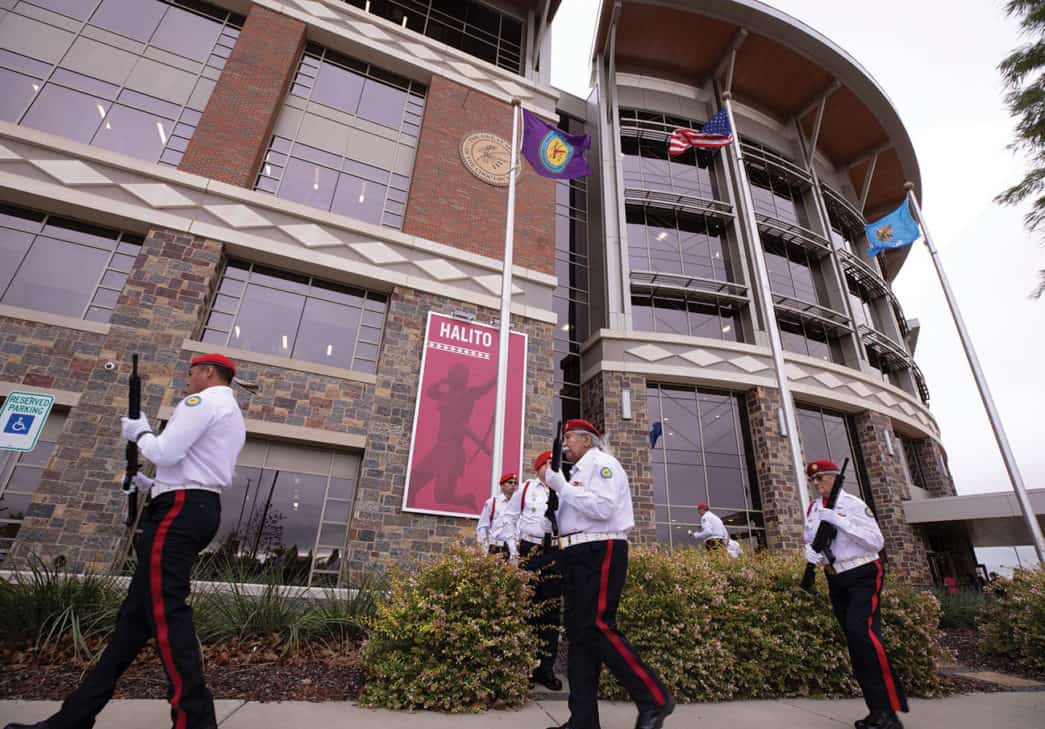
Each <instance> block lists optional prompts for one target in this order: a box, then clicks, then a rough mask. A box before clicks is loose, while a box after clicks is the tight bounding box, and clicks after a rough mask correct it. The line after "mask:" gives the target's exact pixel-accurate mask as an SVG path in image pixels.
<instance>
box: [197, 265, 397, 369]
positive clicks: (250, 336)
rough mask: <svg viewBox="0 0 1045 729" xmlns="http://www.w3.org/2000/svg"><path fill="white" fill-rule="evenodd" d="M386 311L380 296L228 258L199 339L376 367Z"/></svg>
mask: <svg viewBox="0 0 1045 729" xmlns="http://www.w3.org/2000/svg"><path fill="white" fill-rule="evenodd" d="M240 266H245V267H246V271H247V279H246V282H245V283H241V279H240V278H237V277H238V276H240V275H241V273H242V271H243V269H242V268H240ZM385 309H386V298H385V296H384V294H379V293H375V292H373V291H366V290H364V289H353V288H348V287H343V286H338V285H336V284H331V283H325V282H322V281H318V280H316V279H312V278H309V277H307V276H295V275H293V274H289V273H282V272H280V271H276V270H274V269H269V268H265V267H262V266H254V265H253V264H240V263H238V262H230V263H229V265H228V266H227V267H226V269H225V273H224V275H223V277H222V281H221V283H220V284H219V286H218V293H217V294H216V295H215V298H214V302H213V303H212V305H211V311H210V314H209V315H208V318H207V328H206V329H205V330H204V334H203V341H205V342H212V343H216V344H225V345H228V346H230V347H237V348H239V349H246V350H250V351H251V352H262V353H265V354H274V355H278V356H281V357H290V358H292V359H300V360H305V361H308V362H317V363H319V364H327V365H330V366H332V367H344V368H346V369H355V370H360V371H363V372H376V371H377V359H378V353H379V351H380V345H381V336H382V333H383V331H384V324H385Z"/></svg>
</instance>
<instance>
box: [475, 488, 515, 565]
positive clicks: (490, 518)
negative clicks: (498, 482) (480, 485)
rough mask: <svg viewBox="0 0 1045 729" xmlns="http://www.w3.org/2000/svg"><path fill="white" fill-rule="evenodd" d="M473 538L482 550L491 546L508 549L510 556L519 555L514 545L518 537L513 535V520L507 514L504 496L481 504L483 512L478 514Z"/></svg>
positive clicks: (497, 496) (495, 497) (492, 498)
mask: <svg viewBox="0 0 1045 729" xmlns="http://www.w3.org/2000/svg"><path fill="white" fill-rule="evenodd" d="M475 536H476V537H477V538H478V540H479V544H481V545H482V546H483V548H484V549H485V548H487V547H490V546H491V545H492V546H495V547H504V546H506V547H508V552H509V554H511V556H513V557H514V556H516V555H517V554H518V553H519V546H518V544H516V541H517V539H518V536H517V535H516V533H515V518H514V517H513V516H512V515H511V514H510V513H508V499H506V498H504V494H497V495H496V496H491V497H490V498H488V499H487V500H486V503H485V504H483V510H482V512H481V513H480V514H479V523H478V524H477V525H476V527H475Z"/></svg>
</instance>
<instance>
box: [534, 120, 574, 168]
mask: <svg viewBox="0 0 1045 729" xmlns="http://www.w3.org/2000/svg"><path fill="white" fill-rule="evenodd" d="M571 159H573V145H572V144H570V143H569V142H567V141H566V138H565V137H564V136H563V135H562V134H561V133H559V131H558V130H556V129H553V130H551V131H550V132H548V133H547V134H546V135H545V136H544V139H542V140H541V146H540V160H541V164H542V165H544V168H545V169H546V170H548V171H549V172H551V173H552V174H554V175H558V174H560V173H561V172H562V171H563V170H564V169H566V165H568V164H569V163H570V160H571Z"/></svg>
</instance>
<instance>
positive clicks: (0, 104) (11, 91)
mask: <svg viewBox="0 0 1045 729" xmlns="http://www.w3.org/2000/svg"><path fill="white" fill-rule="evenodd" d="M40 84H41V81H40V80H39V79H35V78H31V77H29V76H24V75H22V74H20V73H15V72H14V71H8V70H7V69H6V68H0V119H2V120H3V121H10V122H17V121H18V118H19V117H21V116H22V112H24V111H25V108H26V107H27V106H28V105H29V102H30V101H32V99H33V97H34V96H36V92H37V91H39V90H40Z"/></svg>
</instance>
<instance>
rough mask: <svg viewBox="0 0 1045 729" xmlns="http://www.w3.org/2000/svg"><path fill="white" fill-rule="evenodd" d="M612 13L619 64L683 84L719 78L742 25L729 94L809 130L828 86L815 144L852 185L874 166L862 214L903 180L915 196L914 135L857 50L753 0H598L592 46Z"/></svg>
mask: <svg viewBox="0 0 1045 729" xmlns="http://www.w3.org/2000/svg"><path fill="white" fill-rule="evenodd" d="M618 3H619V8H618ZM615 17H616V23H615V26H616V36H615V47H616V53H615V62H616V67H617V70H618V71H622V72H630V73H643V74H646V75H652V76H657V77H660V78H666V79H670V80H674V81H678V82H681V83H687V84H690V85H702V84H704V83H706V82H707V81H708V80H709V79H711V78H713V77H719V78H721V75H722V73H723V69H724V67H725V64H724V63H723V60H724V59H726V58H728V54H729V51H730V49H731V46H732V44H733V43H734V39H736V38H737V36H738V33H740V32H741V31H742V30H744V31H746V32H747V36H746V37H744V39H743V41H742V42H741V43H740V45H739V47H738V48H737V52H736V61H735V65H734V72H733V86H732V89H731V90H732V92H733V95H734V98H736V99H737V100H738V101H739V102H741V103H743V104H744V105H746V106H750V107H752V108H755V109H757V110H759V111H760V112H762V113H765V114H768V115H769V116H771V117H773V118H776V119H777V120H778V121H780V122H781V123H784V124H787V123H790V122H791V121H792V120H793V119H795V118H798V119H799V121H800V123H801V125H802V127H803V129H804V130H805V132H806V135H807V136H812V132H813V128H814V126H815V124H816V117H817V111H818V104H817V101H818V100H819V99H820V98H823V97H824V96H825V95H826V102H825V104H824V111H823V118H822V121H821V127H820V133H819V137H818V142H817V151H818V152H819V153H820V154H821V155H822V156H825V157H826V158H827V159H828V160H830V162H831V163H832V164H833V165H834V166H835V168H836V169H838V170H839V171H841V172H844V173H845V174H846V175H848V177H849V180H850V181H851V182H852V184H853V189H854V190H856V191H857V193H858V194H860V193H862V192H863V190H864V185H865V182H866V180H867V177H868V172H869V171H871V169H872V166H873V175H871V177H870V186H869V188H868V189H867V194H866V204H865V205H864V213H865V215H866V216H867V217H868V219H874V218H876V217H878V216H879V215H880V214H882V213H885V212H888V211H890V210H891V209H892V208H894V207H896V206H897V205H899V204H900V202H901V201H902V200H903V199H904V196H905V194H906V193H905V190H904V183H905V182H907V181H910V182H913V183H914V185H915V191H916V193H917V194H918V195H919V197H920V194H921V174H920V171H919V169H918V161H917V159H916V157H915V154H914V145H913V144H912V143H911V139H910V136H909V135H908V134H907V131H906V129H905V128H904V126H903V123H902V122H901V120H900V116H899V114H898V113H897V111H896V109H895V108H894V106H893V104H892V102H891V101H890V100H889V98H888V96H886V94H885V91H883V90H882V88H881V87H880V86H879V85H878V83H877V82H876V81H875V80H874V79H873V78H872V77H871V75H870V74H869V73H868V72H867V71H866V70H865V69H864V68H863V67H862V66H861V65H860V64H859V63H858V62H857V61H856V60H855V59H854V58H852V57H851V56H850V55H849V54H848V53H846V52H845V51H844V50H843V49H842V48H840V47H839V46H837V45H836V44H835V43H833V42H832V41H831V40H829V39H828V38H826V37H825V36H823V35H822V34H820V33H819V32H817V31H816V30H813V29H812V28H810V27H809V26H807V25H805V24H804V23H801V22H800V21H798V20H796V19H795V18H792V17H791V16H789V15H787V14H786V13H782V12H780V11H779V10H776V9H774V8H771V7H769V6H768V5H765V4H763V3H761V2H757V1H756V0H601V5H600V9H599V19H598V23H597V25H596V36H595V44H594V53H595V54H596V55H598V54H600V53H603V52H605V51H606V49H607V47H608V45H609V36H610V28H611V25H612V24H613V20H614V18H615ZM836 82H837V86H836ZM893 252H894V251H890V253H893ZM895 252H896V253H900V251H895ZM906 253H907V250H906V248H905V249H902V254H901V255H896V256H889V257H888V261H887V269H890V271H889V273H892V274H893V275H895V273H896V272H897V271H898V270H899V267H900V265H901V264H902V262H903V259H904V258H905V257H906Z"/></svg>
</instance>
